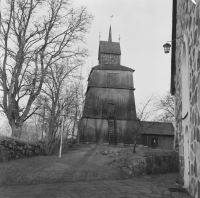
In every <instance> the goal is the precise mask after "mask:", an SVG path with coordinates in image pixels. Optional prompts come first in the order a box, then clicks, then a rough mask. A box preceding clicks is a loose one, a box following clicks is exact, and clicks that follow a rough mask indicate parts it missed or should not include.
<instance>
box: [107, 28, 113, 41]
mask: <svg viewBox="0 0 200 198" xmlns="http://www.w3.org/2000/svg"><path fill="white" fill-rule="evenodd" d="M108 42H112V30H111V25H110V29H109V36H108Z"/></svg>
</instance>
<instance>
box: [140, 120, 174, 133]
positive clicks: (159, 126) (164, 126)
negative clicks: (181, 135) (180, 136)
mask: <svg viewBox="0 0 200 198" xmlns="http://www.w3.org/2000/svg"><path fill="white" fill-rule="evenodd" d="M141 124H142V127H143V131H144V132H143V134H148V135H174V127H173V125H172V123H167V122H148V121H141Z"/></svg>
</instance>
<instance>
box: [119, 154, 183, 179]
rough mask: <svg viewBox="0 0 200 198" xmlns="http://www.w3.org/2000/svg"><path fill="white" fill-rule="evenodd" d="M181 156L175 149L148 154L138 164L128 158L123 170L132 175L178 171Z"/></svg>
mask: <svg viewBox="0 0 200 198" xmlns="http://www.w3.org/2000/svg"><path fill="white" fill-rule="evenodd" d="M178 161H179V156H178V153H177V152H175V151H168V152H165V153H160V154H158V153H157V154H153V153H151V154H146V155H144V158H142V159H141V161H140V162H139V163H138V164H135V163H132V161H129V160H126V161H125V162H124V165H123V167H122V168H121V169H122V171H123V172H125V173H127V174H129V175H132V176H139V175H149V174H166V173H178V169H179V162H178Z"/></svg>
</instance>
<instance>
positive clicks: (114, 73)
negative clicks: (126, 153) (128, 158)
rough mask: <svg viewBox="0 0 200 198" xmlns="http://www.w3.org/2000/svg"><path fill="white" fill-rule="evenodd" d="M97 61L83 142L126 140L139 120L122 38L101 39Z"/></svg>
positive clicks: (82, 129)
mask: <svg viewBox="0 0 200 198" xmlns="http://www.w3.org/2000/svg"><path fill="white" fill-rule="evenodd" d="M98 63H99V64H98V65H97V66H94V67H93V68H92V69H91V72H90V74H89V77H88V86H87V90H86V94H85V95H86V98H85V105H84V110H83V116H82V122H81V127H80V130H79V138H80V139H79V140H80V142H103V143H110V144H117V143H124V142H125V141H128V140H129V139H130V138H129V136H131V134H132V133H133V127H132V125H133V121H134V120H136V119H137V118H136V108H135V97H134V90H135V89H134V84H133V72H134V70H133V69H131V68H129V67H126V66H122V65H121V49H120V43H119V42H113V41H112V32H111V26H110V29H109V36H108V41H100V42H99V52H98Z"/></svg>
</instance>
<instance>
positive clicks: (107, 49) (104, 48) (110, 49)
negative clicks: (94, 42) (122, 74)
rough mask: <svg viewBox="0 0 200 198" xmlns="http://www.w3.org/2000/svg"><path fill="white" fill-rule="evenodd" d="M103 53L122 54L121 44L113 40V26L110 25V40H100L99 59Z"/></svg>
mask: <svg viewBox="0 0 200 198" xmlns="http://www.w3.org/2000/svg"><path fill="white" fill-rule="evenodd" d="M101 53H103V54H116V55H121V49H120V44H119V43H118V42H112V30H111V26H110V29H109V36H108V41H100V42H99V55H98V60H99V57H100V54H101Z"/></svg>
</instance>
